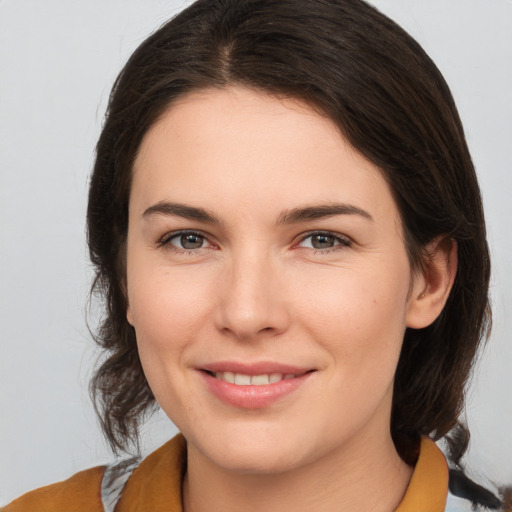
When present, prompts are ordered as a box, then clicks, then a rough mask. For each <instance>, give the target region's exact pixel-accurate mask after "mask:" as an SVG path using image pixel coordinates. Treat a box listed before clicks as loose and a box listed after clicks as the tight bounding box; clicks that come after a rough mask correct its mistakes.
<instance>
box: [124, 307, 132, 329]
mask: <svg viewBox="0 0 512 512" xmlns="http://www.w3.org/2000/svg"><path fill="white" fill-rule="evenodd" d="M126 320H128V323H129V324H130V325H131V326H132V327H133V314H132V308H131V307H130V304H128V306H127V307H126Z"/></svg>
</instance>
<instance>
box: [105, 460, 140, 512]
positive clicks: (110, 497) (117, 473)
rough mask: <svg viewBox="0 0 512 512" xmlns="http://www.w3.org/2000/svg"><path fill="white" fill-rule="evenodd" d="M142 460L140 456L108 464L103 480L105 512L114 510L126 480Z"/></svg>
mask: <svg viewBox="0 0 512 512" xmlns="http://www.w3.org/2000/svg"><path fill="white" fill-rule="evenodd" d="M140 461H141V459H140V458H139V457H134V458H132V459H126V460H122V461H120V462H114V463H113V464H111V465H109V466H107V468H106V470H105V473H104V474H103V480H102V481H101V500H102V502H103V508H104V509H105V512H114V509H115V508H116V505H117V502H118V501H119V498H121V493H122V492H123V489H124V486H125V484H126V482H127V481H128V479H129V478H130V476H131V475H132V473H133V471H134V470H135V469H136V468H137V466H138V465H139V464H140Z"/></svg>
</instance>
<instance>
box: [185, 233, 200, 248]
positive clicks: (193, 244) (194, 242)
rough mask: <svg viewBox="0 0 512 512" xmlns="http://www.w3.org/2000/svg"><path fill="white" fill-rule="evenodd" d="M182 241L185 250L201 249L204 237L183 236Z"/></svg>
mask: <svg viewBox="0 0 512 512" xmlns="http://www.w3.org/2000/svg"><path fill="white" fill-rule="evenodd" d="M180 241H181V245H182V247H183V248H184V249H199V248H200V247H201V246H202V245H203V237H201V236H197V235H181V240H180Z"/></svg>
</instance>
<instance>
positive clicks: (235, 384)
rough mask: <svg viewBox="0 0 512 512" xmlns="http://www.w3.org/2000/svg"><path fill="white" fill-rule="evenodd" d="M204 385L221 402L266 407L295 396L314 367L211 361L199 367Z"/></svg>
mask: <svg viewBox="0 0 512 512" xmlns="http://www.w3.org/2000/svg"><path fill="white" fill-rule="evenodd" d="M198 369H199V374H200V375H202V376H203V381H204V383H205V385H206V388H207V389H209V390H210V392H211V393H212V394H213V395H214V396H215V397H216V398H217V399H219V400H221V401H222V402H224V403H226V404H228V405H230V406H234V407H236V408H242V409H265V408H267V407H270V406H272V405H273V404H274V403H277V402H280V401H281V400H282V399H284V398H285V397H286V396H288V395H292V394H293V395H295V393H296V392H297V390H299V389H300V388H302V386H303V385H304V384H305V382H306V381H309V380H310V377H311V376H312V374H314V373H315V372H316V371H317V370H316V369H304V368H299V367H295V366H288V365H281V364H275V363H261V364H254V365H247V364H238V363H228V362H226V363H214V364H211V365H206V367H202V368H198Z"/></svg>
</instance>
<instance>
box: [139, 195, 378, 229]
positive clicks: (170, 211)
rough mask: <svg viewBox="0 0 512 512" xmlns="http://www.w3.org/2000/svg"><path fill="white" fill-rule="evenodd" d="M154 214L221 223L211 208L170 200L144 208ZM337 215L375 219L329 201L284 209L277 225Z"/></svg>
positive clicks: (364, 213)
mask: <svg viewBox="0 0 512 512" xmlns="http://www.w3.org/2000/svg"><path fill="white" fill-rule="evenodd" d="M152 215H170V216H176V217H183V218H185V219H192V220H199V221H201V222H206V223H208V224H220V223H221V221H220V219H219V217H217V215H215V214H214V213H213V212H211V211H209V210H206V209H204V208H199V207H196V206H189V205H186V204H181V203H172V202H168V201H160V202H158V203H156V204H154V205H153V206H150V207H149V208H147V209H146V210H144V213H143V214H142V216H143V217H150V216H152ZM335 215H359V216H361V217H363V218H365V219H367V220H370V221H373V217H372V216H371V215H370V213H369V212H367V211H366V210H363V209H362V208H359V207H358V206H355V205H351V204H345V203H329V204H321V205H312V206H305V207H300V208H293V209H291V210H284V211H282V212H281V213H280V215H279V217H278V219H277V222H276V225H278V226H279V225H282V224H299V223H301V222H307V221H311V220H317V219H325V218H328V217H334V216H335Z"/></svg>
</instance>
